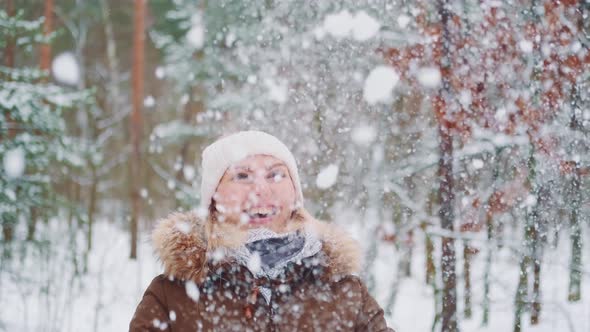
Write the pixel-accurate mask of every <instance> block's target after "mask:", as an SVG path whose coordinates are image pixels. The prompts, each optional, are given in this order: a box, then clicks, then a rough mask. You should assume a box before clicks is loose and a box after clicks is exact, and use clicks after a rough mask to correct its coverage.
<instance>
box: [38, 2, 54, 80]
mask: <svg viewBox="0 0 590 332" xmlns="http://www.w3.org/2000/svg"><path fill="white" fill-rule="evenodd" d="M43 15H44V16H45V22H43V36H44V37H48V36H49V35H51V33H52V32H53V0H45V10H44V14H43ZM50 64H51V44H50V43H43V44H41V58H40V61H39V68H40V69H41V70H49V66H50Z"/></svg>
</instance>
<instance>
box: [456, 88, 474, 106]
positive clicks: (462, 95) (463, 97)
mask: <svg viewBox="0 0 590 332" xmlns="http://www.w3.org/2000/svg"><path fill="white" fill-rule="evenodd" d="M471 101H472V97H471V91H469V90H461V92H459V102H460V103H461V106H463V107H465V108H467V107H469V105H471Z"/></svg>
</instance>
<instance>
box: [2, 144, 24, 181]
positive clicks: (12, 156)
mask: <svg viewBox="0 0 590 332" xmlns="http://www.w3.org/2000/svg"><path fill="white" fill-rule="evenodd" d="M3 164H4V171H5V172H6V175H8V177H11V178H17V177H19V176H21V175H23V172H24V171H25V151H24V150H23V149H22V148H16V149H12V150H9V151H7V152H6V153H5V154H4V158H3Z"/></svg>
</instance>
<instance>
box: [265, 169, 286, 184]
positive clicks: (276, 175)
mask: <svg viewBox="0 0 590 332" xmlns="http://www.w3.org/2000/svg"><path fill="white" fill-rule="evenodd" d="M284 178H285V172H283V171H272V172H270V173H268V179H270V180H273V181H274V182H279V181H281V180H282V179H284Z"/></svg>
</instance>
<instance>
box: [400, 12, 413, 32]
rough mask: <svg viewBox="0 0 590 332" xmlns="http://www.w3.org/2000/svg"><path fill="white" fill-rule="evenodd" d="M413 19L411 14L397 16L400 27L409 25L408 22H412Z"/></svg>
mask: <svg viewBox="0 0 590 332" xmlns="http://www.w3.org/2000/svg"><path fill="white" fill-rule="evenodd" d="M411 20H412V19H411V18H410V17H409V16H407V15H403V14H402V15H400V16H398V17H397V25H398V26H399V27H400V28H402V29H404V28H405V27H407V26H408V24H409V23H410V22H411Z"/></svg>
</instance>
